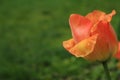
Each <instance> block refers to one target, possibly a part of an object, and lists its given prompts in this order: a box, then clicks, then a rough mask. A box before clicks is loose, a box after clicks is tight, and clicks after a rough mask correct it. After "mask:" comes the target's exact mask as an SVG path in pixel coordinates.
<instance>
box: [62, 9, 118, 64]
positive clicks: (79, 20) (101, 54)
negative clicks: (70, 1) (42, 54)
mask: <svg viewBox="0 0 120 80" xmlns="http://www.w3.org/2000/svg"><path fill="white" fill-rule="evenodd" d="M115 14H116V12H115V10H113V11H112V12H111V13H110V14H106V13H104V12H102V11H99V10H94V11H93V12H91V13H89V14H87V15H86V16H81V15H78V14H72V15H71V16H70V18H69V24H70V28H71V32H72V38H71V39H69V40H66V41H63V47H64V48H65V49H66V50H67V51H69V52H70V53H71V54H72V55H74V56H76V57H82V58H84V59H87V60H89V61H101V62H102V61H106V60H108V59H109V58H110V57H111V56H113V54H114V53H116V52H117V49H118V41H117V38H116V34H115V32H114V30H113V28H112V25H111V24H110V21H111V19H112V16H113V15H115Z"/></svg>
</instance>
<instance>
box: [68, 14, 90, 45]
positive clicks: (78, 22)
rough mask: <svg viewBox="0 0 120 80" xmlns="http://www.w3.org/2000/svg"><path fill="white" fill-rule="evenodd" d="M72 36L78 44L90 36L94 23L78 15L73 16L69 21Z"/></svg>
mask: <svg viewBox="0 0 120 80" xmlns="http://www.w3.org/2000/svg"><path fill="white" fill-rule="evenodd" d="M69 23H70V27H71V31H72V36H73V38H74V40H75V41H76V43H78V42H79V41H81V40H83V39H85V38H88V37H89V36H90V29H91V27H92V23H91V21H90V20H89V19H87V18H85V17H83V16H80V15H78V14H72V15H71V16H70V19H69Z"/></svg>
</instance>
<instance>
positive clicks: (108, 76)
mask: <svg viewBox="0 0 120 80" xmlns="http://www.w3.org/2000/svg"><path fill="white" fill-rule="evenodd" d="M102 65H103V67H104V70H105V74H106V78H107V80H111V77H110V72H109V70H108V66H107V61H104V62H102Z"/></svg>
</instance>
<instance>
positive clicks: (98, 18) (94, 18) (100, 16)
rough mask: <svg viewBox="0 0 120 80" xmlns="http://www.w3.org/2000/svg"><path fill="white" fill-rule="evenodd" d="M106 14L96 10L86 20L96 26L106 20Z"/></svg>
mask: <svg viewBox="0 0 120 80" xmlns="http://www.w3.org/2000/svg"><path fill="white" fill-rule="evenodd" d="M104 16H105V13H104V12H102V11H99V10H94V11H93V12H91V13H89V14H87V15H86V18H88V19H89V20H90V21H92V23H93V24H96V23H97V22H98V21H101V20H102V19H104Z"/></svg>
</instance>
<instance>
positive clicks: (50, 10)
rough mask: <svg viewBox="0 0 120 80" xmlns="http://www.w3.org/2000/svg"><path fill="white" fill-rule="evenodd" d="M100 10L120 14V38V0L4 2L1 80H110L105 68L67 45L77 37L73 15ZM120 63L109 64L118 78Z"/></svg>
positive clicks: (119, 27)
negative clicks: (73, 35) (71, 51)
mask: <svg viewBox="0 0 120 80" xmlns="http://www.w3.org/2000/svg"><path fill="white" fill-rule="evenodd" d="M96 9H98V10H102V11H105V12H107V13H110V12H111V11H112V10H113V9H115V10H116V12H117V14H116V15H115V16H114V17H113V19H112V25H113V26H114V29H115V31H116V32H117V34H118V38H119V39H120V1H119V0H0V80H105V79H104V78H105V76H104V74H103V73H104V71H103V68H102V66H101V65H100V64H98V63H89V62H87V61H86V60H84V59H81V58H79V59H78V58H75V57H74V56H72V55H71V54H69V53H68V52H67V51H66V50H65V49H64V48H63V47H62V41H64V40H67V39H69V38H71V33H70V28H69V23H68V19H69V16H70V14H72V13H77V14H81V15H86V14H87V13H89V12H91V11H93V10H96ZM116 64H117V60H116V59H114V58H112V59H111V61H109V68H110V72H111V76H112V78H113V80H118V78H120V77H119V76H120V71H119V70H118V69H117V68H116Z"/></svg>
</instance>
